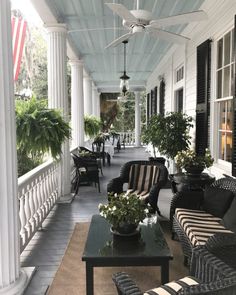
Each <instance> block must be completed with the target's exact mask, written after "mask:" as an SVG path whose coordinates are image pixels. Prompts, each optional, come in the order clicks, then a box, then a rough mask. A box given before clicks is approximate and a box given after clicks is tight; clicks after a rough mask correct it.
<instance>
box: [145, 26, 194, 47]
mask: <svg viewBox="0 0 236 295" xmlns="http://www.w3.org/2000/svg"><path fill="white" fill-rule="evenodd" d="M149 28H150V27H149ZM148 33H149V34H150V35H151V36H153V37H155V38H160V39H164V40H167V41H170V42H173V43H178V44H185V43H186V42H187V41H188V40H190V39H189V38H187V37H185V36H182V35H177V34H175V33H171V32H167V31H164V30H160V29H157V28H155V29H154V28H152V30H150V31H148Z"/></svg>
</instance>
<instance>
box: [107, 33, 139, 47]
mask: <svg viewBox="0 0 236 295" xmlns="http://www.w3.org/2000/svg"><path fill="white" fill-rule="evenodd" d="M132 35H134V33H132V32H129V33H127V34H125V35H122V36H121V37H119V38H117V39H115V40H114V41H112V42H111V43H110V44H108V45H107V46H106V47H105V49H107V48H109V47H116V46H117V45H119V44H120V43H122V42H123V41H125V40H127V39H129V38H130V37H131V36H132Z"/></svg>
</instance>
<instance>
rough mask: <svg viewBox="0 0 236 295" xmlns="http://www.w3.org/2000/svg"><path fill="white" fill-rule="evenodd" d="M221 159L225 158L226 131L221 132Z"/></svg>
mask: <svg viewBox="0 0 236 295" xmlns="http://www.w3.org/2000/svg"><path fill="white" fill-rule="evenodd" d="M219 159H221V160H224V159H225V133H223V132H219Z"/></svg>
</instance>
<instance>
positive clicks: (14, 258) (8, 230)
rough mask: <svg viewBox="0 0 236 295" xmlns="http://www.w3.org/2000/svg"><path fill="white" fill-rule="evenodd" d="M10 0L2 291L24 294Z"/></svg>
mask: <svg viewBox="0 0 236 295" xmlns="http://www.w3.org/2000/svg"><path fill="white" fill-rule="evenodd" d="M11 44H12V35H11V10H10V1H9V0H2V1H1V3H0V65H1V66H0V89H1V91H0V138H1V140H0V159H1V177H0V294H8V295H13V294H22V293H23V290H24V288H25V286H26V283H27V275H26V273H25V271H23V270H22V269H20V240H19V238H20V236H19V204H18V198H17V189H18V187H17V160H16V125H15V105H14V90H13V87H14V85H13V61H12V45H11Z"/></svg>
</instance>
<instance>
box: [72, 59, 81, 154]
mask: <svg viewBox="0 0 236 295" xmlns="http://www.w3.org/2000/svg"><path fill="white" fill-rule="evenodd" d="M70 66H71V123H72V148H76V147H78V146H83V145H84V96H83V62H82V61H81V60H78V59H73V60H70Z"/></svg>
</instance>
